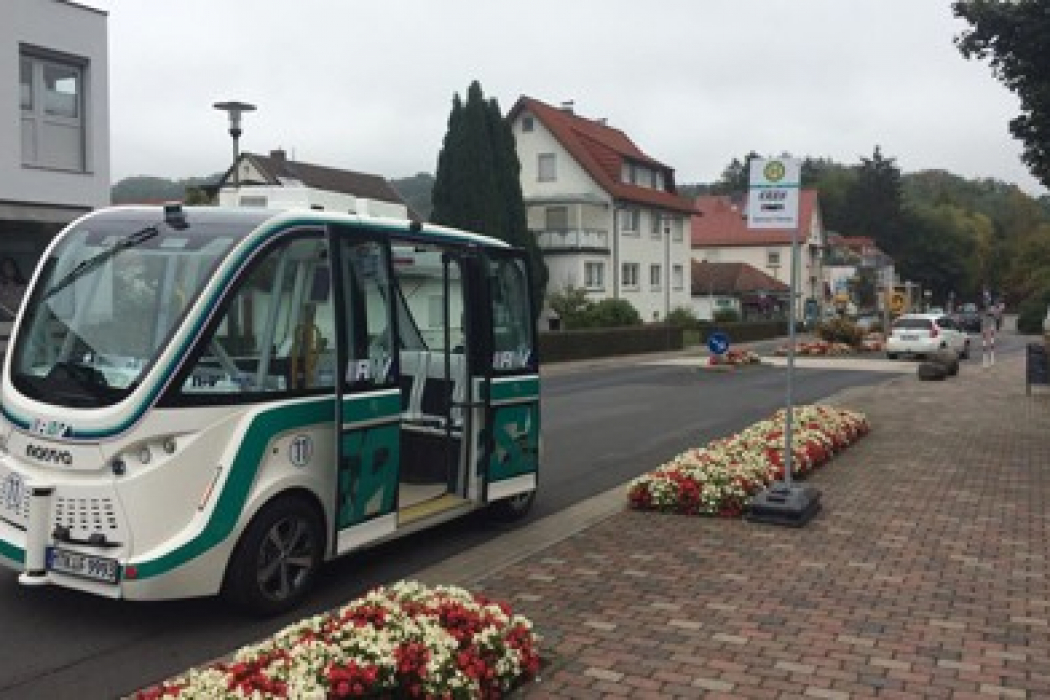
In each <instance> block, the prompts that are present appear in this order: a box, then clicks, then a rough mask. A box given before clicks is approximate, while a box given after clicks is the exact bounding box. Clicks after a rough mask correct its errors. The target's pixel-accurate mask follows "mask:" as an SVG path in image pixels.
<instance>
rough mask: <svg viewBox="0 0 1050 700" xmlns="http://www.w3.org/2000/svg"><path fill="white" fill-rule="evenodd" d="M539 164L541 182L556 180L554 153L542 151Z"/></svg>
mask: <svg viewBox="0 0 1050 700" xmlns="http://www.w3.org/2000/svg"><path fill="white" fill-rule="evenodd" d="M537 166H538V172H539V181H540V182H554V181H555V180H556V179H557V171H556V170H555V162H554V154H553V153H541V154H540V155H539V161H538V164H537Z"/></svg>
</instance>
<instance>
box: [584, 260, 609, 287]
mask: <svg viewBox="0 0 1050 700" xmlns="http://www.w3.org/2000/svg"><path fill="white" fill-rule="evenodd" d="M583 286H584V287H586V288H587V289H605V263H600V262H585V263H584V264H583Z"/></svg>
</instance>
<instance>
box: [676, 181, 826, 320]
mask: <svg viewBox="0 0 1050 700" xmlns="http://www.w3.org/2000/svg"><path fill="white" fill-rule="evenodd" d="M696 209H697V212H698V213H697V214H696V215H695V216H693V218H692V221H691V230H692V255H693V259H695V260H707V261H708V262H712V263H716V262H741V263H747V264H748V265H751V266H752V267H754V268H757V269H758V270H761V271H763V272H765V273H766V274H768V275H769V276H770V277H772V278H773V279H775V280H777V281H778V282H782V283H784V284H786V285H789V286H790V284H791V240H792V236H793V235H794V236H795V238H796V239H797V241H798V279H797V283H798V287H797V289H796V303H795V318H797V319H800V320H802V319H805V318H819V317H820V314H821V309H822V307H823V306H824V304H825V303H826V302H827V300H828V290H827V289H826V288H825V284H824V271H823V251H824V249H825V246H826V235H825V231H824V224H823V221H822V217H821V214H820V201H819V197H818V194H817V191H816V190H803V191H802V192H801V193H799V212H798V217H799V218H798V220H799V230H798V231H796V232H792V231H791V230H790V229H750V228H748V226H747V202H746V196H742V197H730V196H716V195H702V196H700V197H697V198H696Z"/></svg>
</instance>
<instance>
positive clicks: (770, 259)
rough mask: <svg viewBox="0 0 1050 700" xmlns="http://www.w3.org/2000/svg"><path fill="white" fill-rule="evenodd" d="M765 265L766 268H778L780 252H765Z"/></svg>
mask: <svg viewBox="0 0 1050 700" xmlns="http://www.w3.org/2000/svg"><path fill="white" fill-rule="evenodd" d="M766 265H767V266H768V267H779V266H780V251H779V250H767V251H766Z"/></svg>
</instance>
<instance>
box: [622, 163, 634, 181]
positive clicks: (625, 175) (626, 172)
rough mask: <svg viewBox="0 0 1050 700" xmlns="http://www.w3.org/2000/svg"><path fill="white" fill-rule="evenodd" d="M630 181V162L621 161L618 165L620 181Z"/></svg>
mask: <svg viewBox="0 0 1050 700" xmlns="http://www.w3.org/2000/svg"><path fill="white" fill-rule="evenodd" d="M630 181H631V164H630V163H623V164H622V165H621V166H620V182H630Z"/></svg>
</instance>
